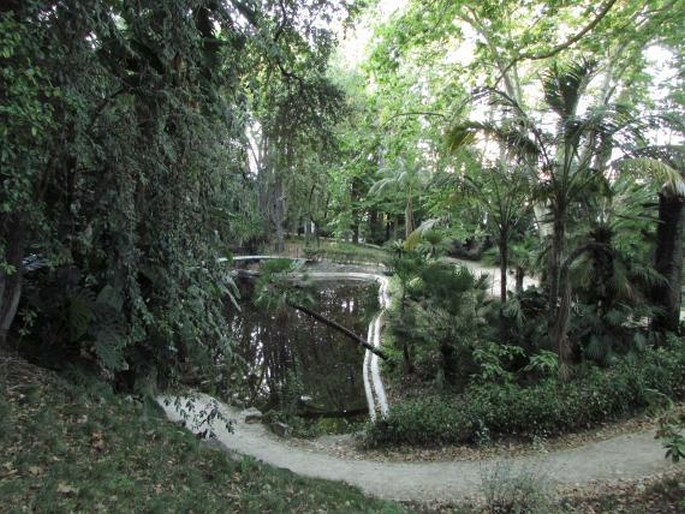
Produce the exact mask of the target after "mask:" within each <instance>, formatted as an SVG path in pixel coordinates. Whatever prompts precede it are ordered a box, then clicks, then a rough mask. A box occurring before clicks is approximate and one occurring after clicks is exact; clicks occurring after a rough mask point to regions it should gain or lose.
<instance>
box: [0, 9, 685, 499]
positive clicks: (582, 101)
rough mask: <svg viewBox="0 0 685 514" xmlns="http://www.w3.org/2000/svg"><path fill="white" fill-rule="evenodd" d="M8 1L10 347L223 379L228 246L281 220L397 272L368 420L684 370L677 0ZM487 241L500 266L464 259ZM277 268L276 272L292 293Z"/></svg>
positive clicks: (493, 426)
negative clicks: (378, 397) (374, 409)
mask: <svg viewBox="0 0 685 514" xmlns="http://www.w3.org/2000/svg"><path fill="white" fill-rule="evenodd" d="M0 15H1V18H0V66H1V68H2V72H1V73H0V183H2V189H1V190H0V355H4V354H7V353H19V354H20V355H21V356H23V357H24V358H26V359H28V360H29V361H32V362H34V363H38V364H40V365H41V366H44V367H47V368H53V369H57V370H60V371H65V372H68V373H71V374H72V375H74V376H80V375H81V374H87V375H91V374H92V375H95V376H97V377H99V380H101V381H102V382H103V383H104V384H105V385H104V386H103V387H105V388H107V389H109V388H111V389H113V390H114V391H116V392H121V393H125V394H129V393H134V394H140V395H142V396H145V395H150V394H154V393H156V391H158V390H159V389H160V388H164V387H169V386H172V385H175V384H179V383H183V382H185V383H190V384H192V385H194V386H198V385H199V386H201V387H205V388H211V387H212V386H215V385H217V384H222V385H225V383H226V379H227V377H229V376H232V375H235V374H239V372H238V371H237V370H238V369H239V366H237V365H236V359H237V358H236V357H235V356H234V354H233V343H234V342H233V340H232V335H231V331H230V327H229V323H228V322H227V317H226V306H227V305H234V304H235V298H236V296H237V295H238V291H237V288H236V286H235V283H234V282H233V280H232V279H231V276H230V275H229V274H228V273H227V269H226V267H227V265H229V264H230V263H229V264H227V263H226V261H225V260H223V259H220V258H222V257H230V256H231V255H235V254H239V253H243V252H246V253H253V252H256V251H257V250H259V249H263V248H269V249H271V248H273V250H274V251H276V252H284V251H285V250H287V236H288V235H289V234H290V235H297V237H301V238H302V239H300V241H302V240H303V241H304V244H302V245H300V246H299V247H298V251H301V252H302V254H301V255H304V256H308V257H311V258H312V259H315V260H318V259H332V260H337V261H341V262H363V263H376V262H379V261H381V260H385V261H386V263H387V265H388V266H387V268H388V271H389V273H390V274H392V291H393V300H392V306H391V308H390V309H389V311H388V312H387V313H386V316H385V321H386V329H385V343H384V346H385V348H383V349H382V350H380V352H381V353H383V355H386V354H387V355H389V357H390V358H389V359H388V362H387V363H386V365H385V368H384V371H385V373H386V376H387V377H389V378H390V379H391V380H395V381H396V382H397V384H404V383H408V384H410V385H411V386H412V387H410V388H408V389H406V390H402V391H401V394H402V395H405V397H406V399H405V400H404V401H402V402H400V403H398V404H396V405H395V406H394V407H393V410H392V411H391V413H390V415H389V417H388V418H387V419H383V420H381V421H379V423H377V424H376V425H374V426H372V427H371V428H370V432H369V434H370V435H369V438H370V440H371V441H372V442H373V443H374V444H376V445H382V444H399V443H411V444H427V443H433V444H434V443H436V442H441V443H448V442H449V443H451V442H455V443H461V442H469V443H478V442H484V441H486V440H487V439H488V438H490V437H509V436H512V435H515V436H520V437H523V438H530V437H535V436H540V435H545V436H546V435H550V434H558V433H562V432H566V431H573V430H578V429H582V428H583V427H586V426H588V425H592V424H596V423H599V422H601V421H604V420H607V419H618V418H620V417H623V416H626V415H630V414H631V413H633V412H636V411H639V410H640V409H644V408H645V407H646V406H647V404H648V403H649V401H650V398H651V396H650V395H655V394H657V395H662V396H661V397H662V398H665V397H670V398H671V399H673V400H680V399H682V396H683V390H682V385H681V384H679V380H680V379H681V378H682V376H683V359H684V358H685V357H684V355H685V354H684V350H683V343H682V339H681V338H680V328H681V327H680V315H681V292H682V267H683V231H684V230H685V175H684V170H685V168H684V163H683V157H684V155H685V154H684V152H683V140H684V138H685V124H684V120H685V116H684V115H685V96H684V95H683V91H684V89H683V86H684V85H685V66H684V63H683V55H685V53H684V52H683V45H684V41H685V4H684V3H683V2H673V1H669V0H649V1H648V0H605V1H604V2H602V3H601V4H597V2H593V1H591V0H573V1H570V0H530V1H525V2H524V1H521V0H484V1H481V2H477V3H474V2H470V1H467V0H456V1H455V0H437V1H433V2H425V1H422V0H406V1H402V2H396V3H394V4H393V6H392V9H390V6H389V5H387V3H386V2H366V1H359V2H357V1H352V0H323V1H314V0H312V1H299V0H278V1H276V0H262V1H254V2H252V1H249V2H248V1H242V0H225V1H218V0H170V1H167V2H155V1H151V0H142V1H136V2H133V1H129V0H78V1H77V0H65V1H60V2H41V1H37V0H22V1H19V0H7V1H3V2H0ZM343 28H346V29H347V30H348V31H350V32H348V33H347V35H348V36H350V37H348V38H347V40H346V42H345V41H343V43H344V44H343V45H342V46H339V45H338V43H339V42H340V41H339V40H340V39H344V38H345V34H346V33H345V31H344V30H343ZM354 35H356V36H357V37H356V38H355V37H353V36H354ZM364 39H366V40H367V47H366V48H365V49H363V50H360V49H359V48H355V47H354V46H350V45H352V42H354V41H355V40H357V41H361V40H364ZM351 54H355V55H354V59H350V55H351ZM360 243H363V246H362V245H361V244H360ZM483 256H485V257H486V259H489V260H490V261H491V262H494V263H496V264H497V266H498V267H499V288H498V291H497V293H498V294H496V295H492V294H491V293H490V292H489V289H488V285H487V279H485V278H480V277H477V276H474V275H473V274H472V273H470V272H468V270H466V269H465V268H462V267H460V266H458V265H456V263H455V261H454V260H453V259H452V258H453V257H466V258H469V259H480V258H482V257H483ZM274 275H281V276H280V279H281V280H282V282H283V284H280V285H279V284H277V283H266V284H261V286H263V289H264V290H265V291H267V292H269V293H273V292H275V293H276V295H274V297H279V298H280V299H281V300H282V301H281V304H282V306H286V307H287V306H289V308H296V309H298V310H300V311H301V312H305V311H306V310H308V309H310V306H308V305H304V302H300V301H299V300H297V298H294V297H290V298H288V297H287V294H286V293H288V291H287V289H288V288H290V289H291V290H294V289H297V288H294V287H291V286H292V285H293V284H292V283H291V281H290V280H289V278H287V277H284V276H283V274H282V273H281V274H274ZM512 275H513V276H512ZM510 276H512V277H511V278H513V280H512V281H509V278H510ZM526 278H533V279H534V280H533V282H534V285H531V286H530V287H524V285H526V284H527V283H526V282H525V280H524V279H526ZM297 293H298V294H301V293H302V291H297ZM279 295H280V296H279ZM265 296H268V295H265ZM267 300H268V298H267ZM267 304H269V302H268V301H266V302H265V303H264V305H267ZM358 339H359V338H358ZM8 387H15V386H11V385H9V384H8ZM16 387H23V386H21V385H20V384H17V386H16ZM414 389H416V390H418V391H421V396H420V397H419V398H415V394H414V393H415V391H414ZM40 391H41V392H40V394H38V393H36V395H37V396H36V398H35V400H36V401H43V400H41V399H40V398H41V397H42V396H43V395H44V394H45V392H44V390H43V389H41V390H40ZM46 398H48V397H46ZM63 400H64V399H62V400H59V401H60V402H63ZM3 401H4V402H5V403H3V404H0V407H2V408H4V409H5V410H7V409H10V408H13V407H12V406H9V407H8V405H9V404H7V401H5V400H3ZM31 401H33V400H31ZM45 401H47V399H46V400H45ZM55 401H57V400H55ZM108 401H109V400H108ZM112 401H114V402H115V403H116V402H117V401H118V400H112ZM48 403H49V402H48ZM45 405H47V404H45ZM117 405H118V404H117ZM72 418H73V416H72ZM70 419H71V418H70ZM74 419H75V418H74ZM74 419H71V421H73V422H74V423H76V425H78V423H77V422H76V421H74ZM46 422H47V421H46ZM0 423H2V421H1V420H0ZM104 423H105V422H104V421H102V424H104ZM72 424H73V423H72ZM76 425H74V426H76ZM681 425H682V420H677V419H675V420H673V423H671V424H670V425H669V428H668V430H666V429H664V434H666V435H668V437H669V438H670V441H671V447H670V449H671V451H672V455H673V456H674V458H676V457H680V456H685V444H684V443H683V438H682V436H680V435H679V433H678V427H679V426H681ZM2 426H4V427H5V429H4V430H5V432H4V435H3V437H5V438H7V437H11V435H8V433H7V428H6V427H7V424H6V423H5V424H4V425H2ZM88 426H89V430H90V428H92V427H90V425H88ZM35 430H36V431H39V428H35ZM141 430H143V428H141ZM91 432H92V431H91ZM41 437H42V436H41ZM84 437H85V436H84ZM179 437H180V436H179ZM41 444H42V443H41ZM54 444H57V445H59V444H61V443H60V442H59V441H55V442H54ZM179 444H181V443H179ZM183 444H185V443H183ZM184 448H185V447H184ZM188 448H189V449H187V452H191V453H192V452H195V451H197V450H196V448H195V447H192V448H191V447H188ZM183 451H184V452H186V450H183ZM188 455H189V454H188ZM150 457H151V458H152V457H153V456H150ZM122 458H123V457H122ZM212 458H219V457H212ZM32 465H33V464H32ZM217 465H218V466H234V465H233V464H230V463H219V464H217ZM35 466H37V467H39V468H42V466H43V464H36V465H35ZM17 469H19V468H17ZM27 469H28V468H27ZM231 469H233V468H231ZM67 471H68V470H67ZM68 472H69V473H71V472H72V471H68ZM74 472H75V471H74ZM193 472H194V471H193ZM81 478H83V479H84V480H85V479H86V478H85V477H81ZM81 478H79V479H78V480H81ZM74 480H76V478H74ZM193 480H195V478H193ZM198 480H200V479H198ZM274 480H275V479H274ZM279 480H280V479H279ZM53 485H54V484H53ZM79 489H80V490H85V489H84V488H81V487H79ZM124 490H125V488H124V489H122V491H124ZM17 494H20V495H22V494H25V493H17ZM50 494H60V493H59V492H57V493H55V492H54V491H53V492H52V493H50ZM117 494H118V493H117ZM198 494H204V493H199V492H198ZM63 496H66V498H62V499H63V500H64V501H72V499H73V498H72V496H73V497H74V498H76V497H77V496H78V495H71V494H67V493H64V494H63ZM198 498H199V497H198ZM198 498H195V499H196V500H197V499H198ZM86 500H87V501H88V502H96V503H97V502H98V501H101V499H100V497H97V498H96V497H91V498H87V499H85V500H84V501H86ZM41 501H42V500H41ZM46 501H47V500H46ZM74 501H76V500H74ZM103 501H104V500H103ZM184 501H185V500H184ZM198 501H199V500H198ZM240 501H241V502H242V501H246V500H244V499H241V500H240ZM256 501H257V503H256V504H255V505H257V504H259V502H261V501H262V500H256ZM263 501H265V502H267V503H268V501H270V500H268V499H264V500H263ZM355 501H357V500H355ZM65 505H67V504H65ZM240 505H241V506H243V507H245V505H246V504H242V503H241V504H240ZM250 505H252V504H250ZM269 505H271V504H269ZM336 505H337V504H336ZM77 507H78V505H77V504H75V503H74V504H71V503H69V504H68V505H67V506H66V507H65V508H77ZM178 508H179V509H182V508H183V506H182V505H181V504H179V505H178ZM246 508H247V507H246ZM250 508H252V507H250ZM265 508H267V507H265ZM268 508H273V509H275V510H278V509H279V508H286V506H284V505H280V504H279V505H274V506H269V507H268ZM288 508H290V507H288ZM292 508H295V507H294V506H293V507H292ZM304 508H307V507H306V506H305V507H304ZM332 508H334V507H332ZM255 509H257V507H255Z"/></svg>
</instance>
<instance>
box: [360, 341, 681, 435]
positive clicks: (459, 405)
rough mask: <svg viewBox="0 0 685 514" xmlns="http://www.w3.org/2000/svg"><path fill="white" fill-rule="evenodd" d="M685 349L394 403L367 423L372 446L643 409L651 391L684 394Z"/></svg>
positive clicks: (556, 428)
mask: <svg viewBox="0 0 685 514" xmlns="http://www.w3.org/2000/svg"><path fill="white" fill-rule="evenodd" d="M683 376H685V349H683V348H682V346H681V345H677V346H676V345H674V346H671V347H662V348H657V349H650V350H648V351H645V352H643V353H642V354H640V355H639V358H635V357H626V358H624V359H622V360H620V361H618V363H617V364H616V365H615V366H613V367H611V368H608V369H601V368H597V367H595V366H590V367H587V368H585V369H582V370H579V372H578V374H577V376H576V377H575V379H574V380H573V381H571V382H563V381H561V380H559V379H558V378H548V379H545V380H543V381H542V382H539V383H538V384H536V385H535V386H531V387H521V386H518V385H516V384H513V383H503V384H492V383H491V384H483V385H471V386H469V387H468V388H467V389H466V390H465V391H464V392H463V393H462V394H460V395H456V396H448V395H435V396H431V397H424V398H420V399H414V400H410V401H405V402H401V403H398V404H397V405H394V406H393V407H392V408H391V409H390V413H389V415H388V416H387V417H386V418H385V419H382V420H379V421H377V422H376V423H375V424H374V425H372V426H371V427H370V428H369V431H368V434H367V440H368V442H369V444H370V445H372V446H383V445H398V444H412V445H420V446H435V445H440V444H447V443H455V444H463V443H477V442H480V441H482V440H483V439H487V438H488V437H490V436H492V437H503V436H514V437H518V438H522V439H531V438H535V437H540V436H543V437H546V436H550V435H559V434H562V433H567V432H573V431H577V430H582V429H585V428H590V427H592V426H596V425H597V424H599V423H601V422H603V421H607V420H615V419H620V418H623V417H625V416H627V415H629V414H631V413H636V412H639V411H642V410H644V409H645V408H647V407H648V405H649V399H650V394H652V392H653V390H655V391H659V392H660V393H663V394H665V395H668V396H669V397H671V398H674V399H680V398H683V397H685V384H683V382H682V377H683Z"/></svg>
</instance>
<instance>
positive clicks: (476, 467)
mask: <svg viewBox="0 0 685 514" xmlns="http://www.w3.org/2000/svg"><path fill="white" fill-rule="evenodd" d="M166 399H167V400H169V398H166ZM175 399H176V398H174V399H172V400H171V401H165V398H160V399H159V403H160V405H161V406H162V408H163V409H164V410H165V412H166V414H167V416H168V417H169V418H170V419H171V420H173V421H180V420H183V419H185V420H186V426H187V427H188V428H189V429H190V430H192V431H193V432H195V433H197V432H200V431H203V430H205V429H206V428H208V425H207V423H206V422H191V421H189V420H194V419H195V420H197V419H203V418H206V414H207V412H208V411H209V410H211V408H212V406H216V408H217V409H218V410H219V412H221V413H222V414H223V415H224V416H225V417H227V418H228V419H231V420H233V421H234V424H233V430H234V432H233V433H229V432H228V431H227V430H226V427H225V426H224V424H223V423H221V422H220V421H218V420H214V421H212V422H210V423H211V429H212V431H213V432H214V434H215V435H216V438H217V440H218V441H219V442H220V443H221V444H222V445H223V446H225V447H226V448H228V449H230V450H234V451H236V452H239V453H241V454H244V455H251V456H253V457H255V458H257V459H259V460H261V461H263V462H266V463H268V464H271V465H273V466H277V467H280V468H286V469H289V470H291V471H293V472H295V473H297V474H300V475H305V476H309V477H316V478H325V479H329V480H341V481H344V482H347V483H349V484H352V485H355V486H358V487H360V488H361V489H362V490H364V491H365V492H366V493H368V494H371V495H374V496H378V497H381V498H387V499H392V500H414V501H421V502H423V501H448V502H449V501H461V500H463V499H464V498H465V497H472V498H473V497H477V496H478V495H479V490H480V488H481V476H482V475H483V473H484V472H487V471H486V470H487V469H491V468H493V467H494V466H496V465H497V463H498V462H501V461H502V460H504V459H506V455H503V456H502V459H497V460H495V459H493V460H485V461H479V462H473V461H446V462H409V463H398V462H374V461H371V460H351V459H344V458H339V457H335V456H332V455H328V454H324V453H321V452H317V451H315V450H312V449H304V448H297V447H292V446H288V445H286V444H284V442H283V441H282V440H280V439H279V438H277V437H276V436H275V435H274V434H272V433H271V432H270V431H269V430H268V429H267V428H266V427H265V426H264V425H261V424H247V423H245V422H244V420H242V419H241V416H240V412H239V411H238V410H236V409H233V408H231V407H228V406H226V405H224V404H221V403H219V402H217V401H216V400H214V399H212V398H211V397H209V396H207V395H202V394H200V395H198V396H197V397H196V398H195V399H194V401H193V402H188V401H187V400H188V399H187V398H185V397H184V398H178V401H174V400H175ZM183 411H185V415H184V414H182V412H183ZM510 462H511V463H512V464H513V466H514V468H515V469H530V470H533V471H534V472H535V474H536V475H538V476H541V477H543V478H545V479H546V480H547V481H548V482H549V483H550V484H551V485H553V486H558V487H561V488H567V487H583V486H585V485H588V484H592V483H596V482H606V481H613V480H619V479H622V480H625V479H638V478H641V477H644V476H648V475H651V474H655V473H660V472H664V471H667V470H669V469H672V468H673V467H674V466H673V465H672V464H670V463H669V461H667V460H666V459H664V452H663V449H662V448H661V446H660V444H659V442H658V441H655V440H654V436H653V433H652V432H639V433H634V434H627V435H621V436H617V437H614V438H612V439H608V440H605V441H600V442H593V443H589V444H587V445H584V446H581V447H578V448H574V449H570V450H563V451H558V452H553V453H550V454H547V455H540V456H536V457H517V458H512V459H510Z"/></svg>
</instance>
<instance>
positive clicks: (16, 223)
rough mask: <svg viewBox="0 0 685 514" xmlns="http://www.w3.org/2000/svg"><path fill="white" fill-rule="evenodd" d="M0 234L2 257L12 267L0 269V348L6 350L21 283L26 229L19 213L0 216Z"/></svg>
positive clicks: (17, 304)
mask: <svg viewBox="0 0 685 514" xmlns="http://www.w3.org/2000/svg"><path fill="white" fill-rule="evenodd" d="M0 235H1V236H2V239H3V240H4V242H5V255H4V259H5V261H6V263H7V264H9V265H10V266H12V267H13V268H14V271H12V272H11V273H8V272H7V271H5V270H4V269H0V350H2V351H7V350H9V348H8V343H9V342H8V340H7V334H8V333H9V330H10V328H11V326H12V322H13V321H14V317H15V316H16V314H17V308H18V307H19V299H20V298H21V291H22V285H23V275H24V273H23V260H24V249H25V248H24V247H25V245H26V231H25V226H24V222H23V219H22V216H21V215H20V214H14V215H2V216H1V217H0Z"/></svg>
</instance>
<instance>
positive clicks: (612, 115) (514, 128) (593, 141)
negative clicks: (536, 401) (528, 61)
mask: <svg viewBox="0 0 685 514" xmlns="http://www.w3.org/2000/svg"><path fill="white" fill-rule="evenodd" d="M594 68H595V65H594V64H593V63H592V62H589V61H579V62H574V63H569V64H554V65H552V66H551V67H550V68H549V70H548V71H547V73H546V74H545V75H544V78H543V81H542V87H543V91H544V98H545V102H546V105H547V106H548V107H549V108H550V110H551V111H552V113H554V114H555V115H556V118H557V120H556V124H555V130H554V131H549V130H548V129H547V127H548V126H549V125H548V124H547V125H541V124H539V123H536V122H535V121H534V120H533V119H532V118H531V116H530V115H529V114H527V113H526V112H525V111H524V110H523V108H522V107H521V106H520V105H519V104H518V103H517V102H516V101H515V100H514V99H512V98H511V97H510V96H509V95H507V94H506V93H504V92H502V91H495V90H486V91H484V92H483V93H482V94H483V96H484V97H485V98H489V99H490V100H491V101H493V102H495V103H496V104H497V105H498V106H500V107H501V108H502V109H503V112H504V116H503V118H502V119H501V120H500V121H499V122H496V123H484V122H467V123H462V124H459V125H456V126H455V127H453V128H452V129H451V131H450V133H449V135H448V141H449V144H450V147H451V148H458V147H460V146H462V145H464V144H468V143H473V142H474V141H475V137H476V134H477V133H479V132H480V133H484V134H487V135H488V136H489V137H491V138H493V139H495V140H497V141H498V142H499V143H500V144H501V145H503V147H504V149H505V151H506V152H507V153H509V154H510V155H512V156H515V158H516V159H518V160H519V162H520V163H521V164H522V165H524V166H526V167H527V168H528V169H529V170H530V171H531V173H533V174H534V175H535V176H536V177H537V181H538V184H537V186H536V191H535V197H536V199H537V201H538V202H542V203H543V205H544V206H545V209H546V211H547V213H548V214H547V216H546V219H545V220H543V222H544V223H546V224H549V226H551V236H550V241H549V243H548V251H547V255H548V266H547V270H546V275H545V287H546V290H547V293H548V299H549V305H550V312H549V330H548V336H549V339H550V341H551V342H552V343H553V344H555V345H556V346H557V349H558V353H559V358H560V365H561V370H562V372H566V371H567V369H568V368H567V365H568V363H569V359H570V358H571V346H570V343H569V339H568V328H569V317H570V313H571V281H570V268H571V265H572V264H573V263H574V261H575V260H576V259H577V258H579V257H580V256H581V255H583V254H584V253H585V252H587V251H589V250H595V251H607V247H606V246H605V245H603V244H601V243H597V242H585V243H582V242H581V243H580V244H577V245H575V246H574V245H572V244H569V243H570V241H572V240H571V238H570V237H569V236H570V235H572V234H573V229H574V228H575V227H574V223H573V218H572V212H573V210H574V209H576V208H579V207H582V206H583V205H585V204H586V203H587V200H588V198H590V197H592V196H593V195H596V194H597V193H598V192H600V191H602V190H603V189H606V188H605V187H604V185H605V184H606V183H607V180H608V176H607V166H608V163H609V158H610V155H611V152H612V150H613V148H614V147H615V146H617V145H618V146H621V145H622V144H630V145H631V147H632V148H634V147H635V145H636V143H637V142H639V134H638V132H637V131H636V130H635V126H636V125H635V120H634V119H633V118H632V117H631V116H630V115H629V113H628V111H627V110H626V109H625V107H623V106H620V105H609V104H599V105H596V106H593V107H588V108H587V109H586V110H585V112H582V111H580V110H579V105H580V103H581V99H582V98H583V93H584V91H585V88H586V86H587V84H588V82H589V80H590V78H591V77H592V72H593V70H594Z"/></svg>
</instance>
